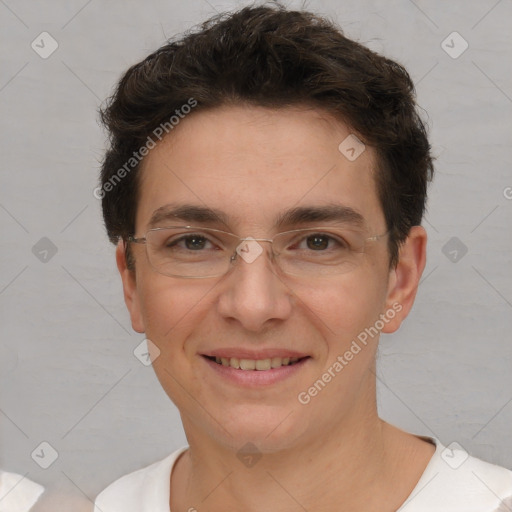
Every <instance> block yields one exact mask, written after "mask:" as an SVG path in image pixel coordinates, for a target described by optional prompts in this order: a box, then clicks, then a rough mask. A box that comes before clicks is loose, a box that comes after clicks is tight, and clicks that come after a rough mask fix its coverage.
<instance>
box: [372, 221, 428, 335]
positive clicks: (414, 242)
mask: <svg viewBox="0 0 512 512" xmlns="http://www.w3.org/2000/svg"><path fill="white" fill-rule="evenodd" d="M426 247H427V233H426V231H425V229H424V228H423V227H422V226H413V227H412V228H411V231H410V233H409V236H408V237H407V239H406V240H405V242H404V243H403V244H402V246H401V247H400V250H399V259H398V264H397V265H396V267H395V268H393V269H392V270H391V271H390V276H389V283H388V294H387V298H386V311H390V310H393V311H395V313H396V314H394V316H393V318H392V319H391V320H390V321H389V322H388V323H387V324H386V326H385V327H384V329H383V330H382V332H385V333H391V332H395V331H396V330H398V328H399V327H400V325H401V323H402V322H403V321H404V320H405V318H406V317H407V315H408V314H409V312H410V311H411V309H412V306H413V304H414V299H415V297H416V292H417V291H418V285H419V282H420V279H421V275H422V273H423V269H424V268H425V263H426Z"/></svg>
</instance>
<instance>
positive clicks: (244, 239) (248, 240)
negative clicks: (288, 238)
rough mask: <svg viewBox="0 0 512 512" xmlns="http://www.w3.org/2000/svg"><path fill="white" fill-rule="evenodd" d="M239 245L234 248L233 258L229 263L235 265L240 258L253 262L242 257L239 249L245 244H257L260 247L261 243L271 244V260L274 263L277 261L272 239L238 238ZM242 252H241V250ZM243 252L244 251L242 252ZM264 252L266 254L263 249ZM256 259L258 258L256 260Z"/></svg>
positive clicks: (231, 257)
mask: <svg viewBox="0 0 512 512" xmlns="http://www.w3.org/2000/svg"><path fill="white" fill-rule="evenodd" d="M237 239H238V240H237V243H236V247H235V248H234V250H233V252H232V254H231V256H230V259H229V262H230V263H235V262H236V260H238V257H239V256H240V257H241V258H242V259H243V260H244V261H246V262H248V263H249V262H252V261H254V260H252V261H250V259H249V260H248V259H246V258H245V257H244V256H242V255H240V253H239V250H240V249H239V247H241V246H242V245H243V244H244V243H245V242H249V243H250V242H256V243H257V244H258V245H259V242H267V243H269V244H270V254H269V256H270V260H271V261H273V260H274V259H275V256H276V254H275V252H274V239H271V238H254V237H252V236H248V237H237ZM240 251H241V250H240ZM241 252H242V251H241ZM262 252H266V251H265V250H264V249H263V248H262ZM255 259H256V258H255Z"/></svg>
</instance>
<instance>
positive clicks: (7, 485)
mask: <svg viewBox="0 0 512 512" xmlns="http://www.w3.org/2000/svg"><path fill="white" fill-rule="evenodd" d="M43 491H44V487H43V486H42V485H39V484H36V483H35V482H32V480H29V479H28V478H26V477H24V476H23V475H18V474H17V473H7V472H5V471H0V512H28V511H29V510H30V509H31V508H32V507H33V506H34V504H35V502H36V501H37V500H38V499H39V497H40V496H41V494H43Z"/></svg>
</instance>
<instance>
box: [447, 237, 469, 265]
mask: <svg viewBox="0 0 512 512" xmlns="http://www.w3.org/2000/svg"><path fill="white" fill-rule="evenodd" d="M441 252H442V253H443V254H444V255H445V256H446V257H447V258H448V259H449V260H450V261H451V262H452V263H458V262H459V261H460V260H461V259H462V258H464V256H465V255H466V254H467V252H468V247H467V245H466V244H465V243H464V242H462V241H461V240H460V239H459V238H457V237H456V236H453V237H452V238H450V240H448V242H446V243H445V244H444V245H443V248H442V249H441Z"/></svg>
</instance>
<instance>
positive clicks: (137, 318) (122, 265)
mask: <svg viewBox="0 0 512 512" xmlns="http://www.w3.org/2000/svg"><path fill="white" fill-rule="evenodd" d="M116 262H117V268H118V270H119V274H120V275H121V280H122V282H123V293H124V302H125V304H126V307H127V308H128V311H129V313H130V318H131V321H132V328H133V330H134V331H136V332H139V333H143V332H144V331H145V327H144V321H143V318H142V311H141V307H140V301H139V295H138V290H137V283H136V279H135V271H134V270H130V269H129V268H128V266H127V263H126V251H125V243H124V241H123V240H119V242H118V244H117V247H116Z"/></svg>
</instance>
